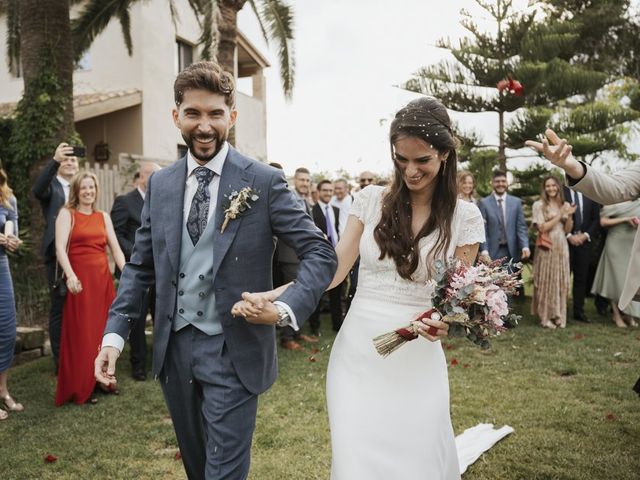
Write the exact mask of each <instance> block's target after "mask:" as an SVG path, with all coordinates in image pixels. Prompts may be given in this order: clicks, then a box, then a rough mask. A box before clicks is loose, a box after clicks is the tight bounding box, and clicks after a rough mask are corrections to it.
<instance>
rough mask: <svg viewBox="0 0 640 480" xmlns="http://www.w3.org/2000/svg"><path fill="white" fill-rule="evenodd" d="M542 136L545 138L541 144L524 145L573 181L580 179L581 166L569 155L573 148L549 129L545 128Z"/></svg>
mask: <svg viewBox="0 0 640 480" xmlns="http://www.w3.org/2000/svg"><path fill="white" fill-rule="evenodd" d="M544 134H545V138H543V139H542V142H536V141H534V140H527V141H526V142H524V144H525V145H526V146H527V147H532V148H533V149H535V150H536V151H537V152H538V153H541V154H543V155H544V156H545V158H546V159H547V160H549V161H550V162H551V163H553V164H554V165H555V166H556V167H559V168H562V169H563V170H564V171H565V172H567V174H568V175H569V176H570V177H572V178H575V179H580V178H582V177H583V175H584V170H583V167H582V164H581V163H580V162H578V161H577V160H576V159H575V158H573V156H572V155H571V151H572V149H573V147H572V146H571V145H569V144H568V143H567V141H566V140H565V139H561V138H560V137H559V136H558V135H557V134H556V132H554V131H553V130H551V129H550V128H547V130H545V132H544Z"/></svg>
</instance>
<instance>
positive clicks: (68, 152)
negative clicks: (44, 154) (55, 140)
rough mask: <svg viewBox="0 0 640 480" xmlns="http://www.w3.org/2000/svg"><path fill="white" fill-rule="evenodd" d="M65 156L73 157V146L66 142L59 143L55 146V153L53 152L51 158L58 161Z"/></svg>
mask: <svg viewBox="0 0 640 480" xmlns="http://www.w3.org/2000/svg"><path fill="white" fill-rule="evenodd" d="M67 157H73V147H72V146H70V145H69V144H68V143H64V142H63V143H61V144H60V145H58V148H56V153H54V154H53V159H54V160H55V161H56V162H58V163H60V162H62V161H63V160H64V159H65V158H67Z"/></svg>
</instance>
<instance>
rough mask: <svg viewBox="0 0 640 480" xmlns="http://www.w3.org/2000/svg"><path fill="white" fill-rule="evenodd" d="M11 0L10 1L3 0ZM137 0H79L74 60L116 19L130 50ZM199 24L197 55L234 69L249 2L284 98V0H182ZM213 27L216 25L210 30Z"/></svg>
mask: <svg viewBox="0 0 640 480" xmlns="http://www.w3.org/2000/svg"><path fill="white" fill-rule="evenodd" d="M9 1H13V0H9ZM140 1H142V0H85V1H84V2H82V3H83V4H84V6H83V9H82V11H81V12H80V15H79V16H78V18H76V19H75V20H73V21H72V31H73V43H74V49H75V56H76V58H80V56H81V55H82V53H83V52H84V51H86V50H87V49H88V48H89V47H90V46H91V44H92V43H93V40H94V39H95V38H96V37H97V36H98V35H99V34H100V33H101V32H102V31H103V30H104V29H105V28H106V27H107V25H108V24H109V22H110V21H111V20H112V19H113V18H117V19H118V21H119V22H120V25H121V27H122V33H123V35H124V41H125V45H126V46H127V50H128V51H129V54H131V53H132V50H133V45H132V40H131V18H130V13H129V12H130V10H131V7H132V6H133V5H134V4H136V3H139V2H140ZM188 1H189V6H190V7H191V10H192V11H193V12H194V13H195V15H196V18H197V19H198V22H199V23H200V26H201V28H202V32H201V35H200V39H199V43H200V45H202V51H201V57H202V58H203V59H205V60H209V59H216V60H217V61H218V63H220V65H221V66H222V67H223V68H224V69H225V70H227V71H229V72H235V60H234V59H235V49H236V36H237V32H238V12H239V11H240V10H241V9H242V8H243V7H244V6H245V4H247V3H249V5H250V6H251V8H252V9H253V11H254V13H255V15H256V17H257V19H258V23H259V24H260V28H261V30H262V34H263V36H264V39H265V41H266V42H267V44H270V43H274V44H275V45H276V51H277V55H278V60H279V64H280V79H281V82H282V89H283V90H284V93H285V96H286V97H287V98H288V99H290V98H291V95H292V93H293V85H294V70H295V59H294V52H293V45H292V44H293V9H292V8H291V6H289V5H288V4H287V2H286V0H188ZM168 2H169V8H170V9H171V15H172V17H173V19H174V22H175V21H176V20H177V18H178V12H177V10H176V7H175V4H174V0H168ZM214 26H216V27H217V28H216V29H215V30H214V28H213V27H214Z"/></svg>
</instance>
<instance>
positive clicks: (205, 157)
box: [181, 132, 228, 163]
mask: <svg viewBox="0 0 640 480" xmlns="http://www.w3.org/2000/svg"><path fill="white" fill-rule="evenodd" d="M181 135H182V139H183V140H184V143H186V144H187V147H188V148H189V151H190V152H191V155H193V157H194V158H196V159H197V160H200V161H201V162H204V163H207V162H209V161H210V160H211V159H212V158H213V157H215V156H216V155H217V154H218V152H220V150H222V145H224V142H225V141H226V140H227V137H228V135H227V134H225V135H224V138H223V139H222V140H220V137H219V136H218V133H217V132H214V133H213V134H211V135H192V136H186V135H185V134H181ZM194 139H195V140H201V141H205V142H206V141H209V140H213V141H214V142H215V147H214V149H213V153H210V154H204V153H200V152H198V151H197V150H196V147H195V146H194Z"/></svg>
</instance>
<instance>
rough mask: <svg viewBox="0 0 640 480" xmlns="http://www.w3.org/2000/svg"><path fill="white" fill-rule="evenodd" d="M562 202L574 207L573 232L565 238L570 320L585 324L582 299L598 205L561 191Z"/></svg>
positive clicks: (567, 190) (574, 193) (587, 274)
mask: <svg viewBox="0 0 640 480" xmlns="http://www.w3.org/2000/svg"><path fill="white" fill-rule="evenodd" d="M564 197H565V199H566V200H567V201H568V202H569V203H571V204H572V205H575V207H576V211H575V212H574V214H573V230H572V231H571V232H570V233H568V234H567V242H569V256H570V258H571V272H572V273H573V289H572V294H573V319H574V320H578V321H579V322H589V319H588V318H587V317H586V315H585V314H584V299H585V297H586V296H587V293H588V290H589V289H590V288H591V284H590V282H589V266H590V265H591V264H592V263H593V254H592V248H591V247H592V240H595V239H596V235H597V234H598V231H599V229H600V205H599V204H597V203H596V202H594V201H593V200H591V199H589V198H588V197H585V196H584V195H582V193H580V192H578V191H575V190H572V189H570V188H568V187H566V186H565V187H564Z"/></svg>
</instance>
